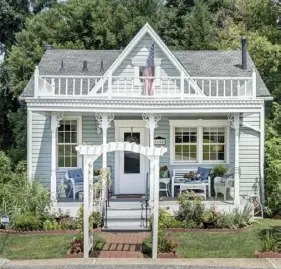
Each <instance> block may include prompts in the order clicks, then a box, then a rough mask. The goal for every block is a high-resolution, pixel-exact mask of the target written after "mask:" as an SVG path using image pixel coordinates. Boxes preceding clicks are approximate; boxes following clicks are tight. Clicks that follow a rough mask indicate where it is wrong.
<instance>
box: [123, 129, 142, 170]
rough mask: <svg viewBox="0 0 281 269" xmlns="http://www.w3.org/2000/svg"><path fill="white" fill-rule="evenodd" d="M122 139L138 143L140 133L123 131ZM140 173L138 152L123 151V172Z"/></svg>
mask: <svg viewBox="0 0 281 269" xmlns="http://www.w3.org/2000/svg"><path fill="white" fill-rule="evenodd" d="M124 141H125V142H130V143H136V144H140V133H135V132H132V133H129V132H125V133H124ZM139 173H140V154H139V153H135V152H131V151H124V174H139Z"/></svg>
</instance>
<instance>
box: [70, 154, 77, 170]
mask: <svg viewBox="0 0 281 269" xmlns="http://www.w3.org/2000/svg"><path fill="white" fill-rule="evenodd" d="M71 167H77V157H76V156H75V157H72V159H71Z"/></svg>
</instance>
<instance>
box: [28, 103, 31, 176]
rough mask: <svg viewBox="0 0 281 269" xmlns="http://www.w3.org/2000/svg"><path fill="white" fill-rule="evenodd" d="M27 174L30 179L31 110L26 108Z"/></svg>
mask: <svg viewBox="0 0 281 269" xmlns="http://www.w3.org/2000/svg"><path fill="white" fill-rule="evenodd" d="M27 175H28V180H29V181H31V180H32V110H31V109H30V108H29V107H28V108H27Z"/></svg>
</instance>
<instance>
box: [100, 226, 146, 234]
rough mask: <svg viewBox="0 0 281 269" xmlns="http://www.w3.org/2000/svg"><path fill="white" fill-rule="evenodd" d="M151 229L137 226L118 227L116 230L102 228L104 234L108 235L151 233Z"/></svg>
mask: <svg viewBox="0 0 281 269" xmlns="http://www.w3.org/2000/svg"><path fill="white" fill-rule="evenodd" d="M149 230H150V229H149V228H145V227H135V226H127V227H116V228H110V227H108V228H104V227H103V228H102V231H103V232H108V233H134V232H135V233H138V232H139V233H142V232H149Z"/></svg>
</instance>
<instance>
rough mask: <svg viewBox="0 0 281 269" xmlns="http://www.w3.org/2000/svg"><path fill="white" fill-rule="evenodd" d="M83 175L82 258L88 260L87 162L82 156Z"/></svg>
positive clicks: (85, 157)
mask: <svg viewBox="0 0 281 269" xmlns="http://www.w3.org/2000/svg"><path fill="white" fill-rule="evenodd" d="M83 167H84V168H83V169H84V171H83V175H84V192H83V195H84V212H83V213H84V220H83V236H84V239H83V240H84V242H83V244H84V245H83V246H84V258H89V161H88V158H87V156H86V155H84V165H83Z"/></svg>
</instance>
